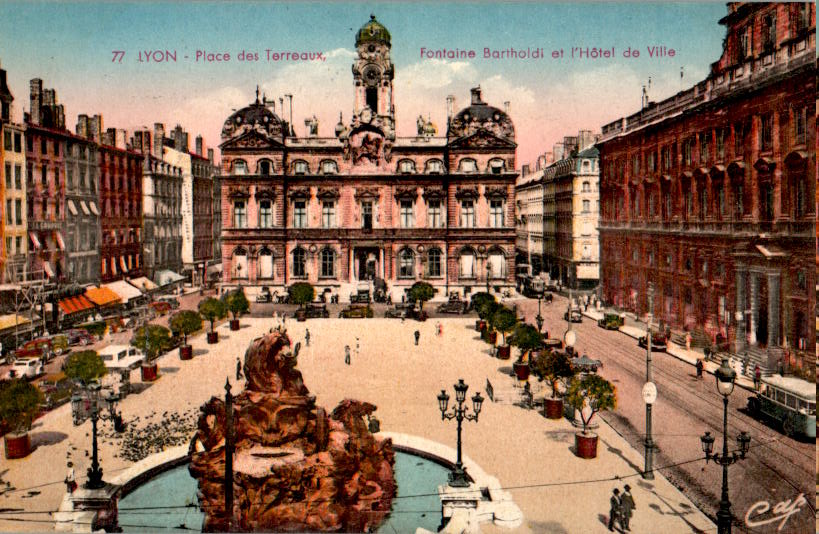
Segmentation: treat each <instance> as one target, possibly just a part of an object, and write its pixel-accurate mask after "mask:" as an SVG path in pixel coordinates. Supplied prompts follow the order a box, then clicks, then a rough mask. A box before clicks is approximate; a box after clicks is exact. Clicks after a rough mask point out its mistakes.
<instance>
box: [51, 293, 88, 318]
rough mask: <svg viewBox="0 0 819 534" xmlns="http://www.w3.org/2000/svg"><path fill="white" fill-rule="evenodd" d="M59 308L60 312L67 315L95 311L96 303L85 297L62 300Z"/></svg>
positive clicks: (79, 296)
mask: <svg viewBox="0 0 819 534" xmlns="http://www.w3.org/2000/svg"><path fill="white" fill-rule="evenodd" d="M59 306H60V310H61V311H62V312H63V313H64V314H66V315H71V314H72V313H79V312H84V311H88V310H92V309H94V303H93V302H91V301H90V300H88V299H87V298H86V297H85V296H83V295H77V296H75V297H69V298H66V299H62V300H60V302H59Z"/></svg>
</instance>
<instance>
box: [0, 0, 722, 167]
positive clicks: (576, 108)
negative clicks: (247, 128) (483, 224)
mask: <svg viewBox="0 0 819 534" xmlns="http://www.w3.org/2000/svg"><path fill="white" fill-rule="evenodd" d="M370 14H375V15H376V17H377V19H378V21H379V22H381V23H382V24H384V25H385V26H386V27H387V29H388V30H389V31H390V33H391V35H392V49H391V59H392V61H393V63H394V65H395V80H394V99H395V113H396V121H397V132H398V135H399V136H402V135H407V136H409V135H415V133H416V119H417V117H418V115H419V114H420V115H423V116H424V117H429V118H430V119H431V120H432V122H433V123H435V124H436V125H437V126H438V128H439V134H441V135H444V134H445V133H446V96H447V95H450V94H451V95H454V96H455V108H456V110H457V109H460V108H463V107H465V106H467V105H468V103H469V99H470V93H469V90H470V88H471V87H475V86H477V85H480V86H481V88H482V89H483V99H484V101H486V102H488V103H489V104H490V105H494V106H497V107H499V108H502V107H503V102H505V101H509V102H510V109H511V112H510V116H511V118H512V121H513V122H514V124H515V128H516V140H517V143H518V153H517V163H518V167H520V165H521V164H524V163H527V162H532V161H534V160H535V159H536V158H537V156H538V155H539V154H542V153H544V152H546V151H549V150H551V148H552V146H553V144H554V143H556V142H559V141H561V140H562V138H563V137H564V136H568V135H576V134H577V132H578V130H581V129H583V130H592V131H594V132H599V131H600V129H601V127H602V125H604V124H607V123H609V122H611V121H613V120H616V119H618V118H620V117H623V116H627V115H630V114H632V113H635V112H637V111H639V109H640V105H641V95H642V87H643V85H646V84H647V83H648V81H649V78H650V79H651V89H650V90H649V97H650V99H651V100H655V101H659V100H662V99H664V98H667V97H669V96H672V95H673V94H675V93H676V92H678V91H680V90H683V89H687V88H689V87H691V86H692V85H694V84H696V83H697V82H699V81H701V80H703V79H704V78H705V77H706V76H707V74H708V71H709V68H710V64H711V63H713V62H714V61H716V60H717V59H719V56H720V54H721V51H722V39H723V38H724V36H725V28H724V26H721V25H720V24H719V23H718V21H719V19H720V18H721V17H722V16H724V15H725V14H726V7H725V4H724V3H723V2H713V3H712V2H708V3H620V2H604V3H573V4H568V3H545V4H540V3H496V4H493V3H487V2H481V3H463V2H459V3H447V2H429V3H413V4H402V3H375V2H366V3H352V2H350V3H342V2H337V3H330V4H325V3H317V2H312V3H295V2H286V3H273V2H258V3H243V4H238V3H224V2H193V3H188V2H143V3H129V2H108V3H94V2H77V3H72V2H67V1H63V2H25V3H22V2H20V3H18V2H10V1H6V0H0V67H2V68H4V69H5V70H6V71H7V72H8V78H9V85H10V88H11V91H12V93H13V94H14V96H15V102H14V106H13V116H14V118H15V119H16V120H21V119H22V113H23V110H25V111H28V107H29V90H28V87H29V84H28V81H29V80H30V79H31V78H36V77H39V78H42V79H43V83H44V86H45V87H47V88H54V89H56V90H57V97H58V100H59V102H60V103H62V104H63V105H64V106H65V109H66V123H67V124H66V126H67V127H68V128H69V129H70V130H72V131H73V130H74V127H75V124H76V118H77V115H78V114H81V113H85V114H88V115H93V114H102V115H103V118H104V126H105V127H106V128H125V129H128V130H132V129H134V128H140V127H148V128H151V129H152V128H153V123H155V122H163V123H165V129H166V131H168V130H170V129H171V128H173V127H174V126H175V125H176V124H181V125H182V127H183V128H185V129H186V130H187V131H188V132H189V133H190V138H191V140H193V138H194V137H195V136H196V135H197V134H202V135H203V136H204V138H205V145H206V147H212V148H215V147H218V145H219V143H220V142H221V140H220V138H219V136H220V132H221V128H222V124H223V123H224V121H225V119H226V118H227V117H228V116H229V115H230V114H231V113H232V112H233V110H235V109H239V108H241V107H244V106H246V105H248V104H249V103H251V102H252V101H253V100H254V98H255V90H256V86H257V85H259V86H260V90H261V91H262V92H264V93H265V94H266V95H267V97H268V98H274V99H276V101H277V104H276V109H277V112H280V109H279V105H278V99H279V97H282V96H283V95H285V94H292V95H293V110H292V112H293V123H294V127H295V129H296V133H297V135H303V134H304V133H305V126H304V119H305V118H308V117H310V116H312V115H316V117H317V118H318V119H319V135H322V136H331V135H333V129H334V127H335V124H336V123H337V122H338V117H339V113H340V112H341V113H343V116H344V120H345V122H349V120H350V118H351V113H352V107H353V82H352V73H351V65H352V63H353V61H354V60H355V34H356V32H357V31H358V29H359V28H360V27H361V26H362V25H363V24H365V23H366V22H367V21H368V20H369V17H370ZM593 47H597V48H598V49H605V50H611V49H612V48H613V49H614V51H613V52H614V53H613V57H598V58H596V59H594V58H578V57H575V58H571V51H572V49H573V48H582V49H589V50H591V49H592V48H593ZM649 47H666V50H668V49H674V56H673V57H670V56H669V55H665V56H663V57H650V56H649V52H648V48H649ZM422 48H426V49H428V50H433V51H435V50H438V49H441V48H447V49H456V48H457V49H461V50H474V51H475V54H476V57H475V58H474V59H452V60H442V59H435V58H428V57H423V56H422V54H421V49H422ZM485 48H489V49H490V50H496V51H503V50H508V49H509V48H515V49H517V50H525V49H527V48H529V49H532V50H537V49H542V53H543V56H544V57H543V58H538V59H509V58H504V59H493V58H484V49H485ZM629 48H630V49H631V50H637V51H639V54H640V55H639V57H636V58H635V57H625V56H624V53H625V52H627V51H628V50H629ZM166 50H167V51H175V52H176V57H177V59H176V61H175V62H174V61H167V62H162V63H156V62H153V61H139V55H140V52H141V53H142V54H143V55H145V53H146V52H148V53H149V54H150V55H153V51H166ZM243 50H244V51H246V52H255V53H256V54H258V55H259V59H258V61H247V60H244V61H240V60H239V58H238V54H239V53H240V52H241V51H243ZM266 50H271V51H294V52H299V53H301V52H321V53H322V54H323V57H324V60H323V61H322V60H313V61H298V62H291V61H269V60H267V58H266V52H265V51H266ZM560 50H562V51H563V57H562V58H561V57H557V58H554V57H553V53H557V54H559V53H560ZM114 51H123V52H124V54H123V55H122V57H121V58H120V55H119V54H117V55H115V54H114ZM197 51H203V52H204V53H214V54H215V53H219V54H225V53H228V54H230V60H228V61H221V62H217V61H211V62H208V61H196V53H197ZM185 56H187V58H186V57H185ZM681 70H682V73H683V77H682V78H681V76H680V73H681ZM286 115H289V110H288V111H287V112H286ZM284 118H285V119H287V118H288V117H284ZM191 143H192V141H191ZM191 148H193V147H191ZM217 154H218V151H217Z"/></svg>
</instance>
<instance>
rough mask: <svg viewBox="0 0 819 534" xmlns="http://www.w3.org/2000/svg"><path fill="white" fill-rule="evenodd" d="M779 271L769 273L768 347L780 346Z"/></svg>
mask: <svg viewBox="0 0 819 534" xmlns="http://www.w3.org/2000/svg"><path fill="white" fill-rule="evenodd" d="M779 278H780V275H779V271H772V272H769V273H768V347H776V346H778V345H779Z"/></svg>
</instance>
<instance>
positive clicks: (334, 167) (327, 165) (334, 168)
mask: <svg viewBox="0 0 819 534" xmlns="http://www.w3.org/2000/svg"><path fill="white" fill-rule="evenodd" d="M321 173H322V174H337V173H338V164H337V163H336V162H335V161H333V160H331V159H325V160H324V161H322V162H321Z"/></svg>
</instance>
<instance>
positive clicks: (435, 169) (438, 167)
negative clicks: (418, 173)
mask: <svg viewBox="0 0 819 534" xmlns="http://www.w3.org/2000/svg"><path fill="white" fill-rule="evenodd" d="M426 172H427V174H441V173H443V172H444V163H443V162H442V161H441V160H439V159H432V160H429V161H428V162H427V169H426Z"/></svg>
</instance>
